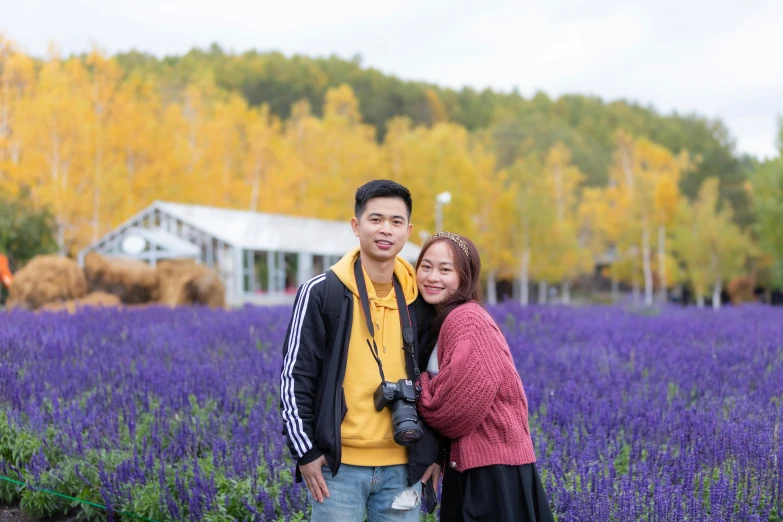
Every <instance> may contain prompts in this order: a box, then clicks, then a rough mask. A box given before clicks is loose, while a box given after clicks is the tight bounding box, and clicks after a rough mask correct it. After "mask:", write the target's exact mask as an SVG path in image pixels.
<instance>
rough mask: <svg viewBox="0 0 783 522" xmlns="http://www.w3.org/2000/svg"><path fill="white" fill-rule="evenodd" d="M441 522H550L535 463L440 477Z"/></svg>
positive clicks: (452, 472) (448, 472) (451, 472)
mask: <svg viewBox="0 0 783 522" xmlns="http://www.w3.org/2000/svg"><path fill="white" fill-rule="evenodd" d="M440 520H442V521H444V522H461V521H466V522H467V521H479V520H481V521H485V520H486V521H493V522H554V520H555V518H554V517H553V516H552V510H551V509H550V507H549V501H548V500H547V497H546V493H545V492H544V486H543V484H542V483H541V477H540V476H539V475H538V471H536V466H535V464H524V465H522V466H503V465H494V466H486V467H481V468H473V469H469V470H466V471H464V472H463V473H460V472H459V471H457V470H455V469H450V468H447V469H445V470H444V475H443V490H442V496H441V506H440Z"/></svg>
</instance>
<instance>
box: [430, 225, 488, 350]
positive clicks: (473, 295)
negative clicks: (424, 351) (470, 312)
mask: <svg viewBox="0 0 783 522" xmlns="http://www.w3.org/2000/svg"><path fill="white" fill-rule="evenodd" d="M452 235H453V236H454V237H456V238H459V239H461V240H462V242H463V244H464V246H465V248H466V249H467V251H468V254H470V256H468V255H466V254H465V251H464V250H463V249H462V245H459V244H458V243H457V242H455V240H453V239H449V237H448V236H445V235H444V236H439V235H437V234H436V235H434V236H432V237H431V238H429V239H428V240H427V242H426V243H424V246H423V247H422V249H421V252H420V253H419V258H418V259H417V260H416V271H417V272H418V271H419V266H420V265H421V262H422V260H423V259H424V255H425V254H426V253H427V250H429V248H430V247H431V246H432V245H434V244H435V243H437V242H439V241H445V242H446V244H447V245H448V246H449V248H450V249H451V254H452V257H453V258H454V270H455V271H456V273H457V276H458V277H459V286H458V287H457V290H456V291H455V292H454V293H453V294H452V295H450V296H449V297H448V298H447V299H446V300H445V301H444V302H443V303H441V304H440V305H438V306H437V307H436V310H437V312H438V316H437V319H436V320H435V324H434V326H433V328H434V332H433V335H432V336H431V340H430V342H429V343H428V345H429V346H427V348H428V349H429V348H430V347H432V346H434V345H435V343H436V342H437V341H438V335H439V334H440V328H441V326H443V322H444V321H445V320H446V317H448V315H449V314H450V313H451V311H452V310H454V309H455V308H456V307H458V306H459V305H461V304H464V303H468V302H471V301H473V302H478V301H479V299H480V298H481V282H480V278H481V258H480V257H479V253H478V249H477V248H476V245H474V244H473V241H471V240H470V239H468V238H466V237H464V236H460V235H457V234H452Z"/></svg>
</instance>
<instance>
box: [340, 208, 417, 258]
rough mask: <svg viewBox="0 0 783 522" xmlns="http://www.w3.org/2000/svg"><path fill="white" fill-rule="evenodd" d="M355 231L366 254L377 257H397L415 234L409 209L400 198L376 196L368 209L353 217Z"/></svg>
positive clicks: (352, 223) (352, 224) (362, 250)
mask: <svg viewBox="0 0 783 522" xmlns="http://www.w3.org/2000/svg"><path fill="white" fill-rule="evenodd" d="M351 227H352V228H353V233H354V235H355V236H356V237H358V238H359V245H360V247H361V252H362V255H364V256H368V257H369V258H371V259H374V260H376V261H388V260H390V259H394V258H395V257H396V256H397V254H399V253H400V251H401V250H402V247H403V246H405V242H406V241H407V240H408V237H409V236H410V235H411V230H412V229H413V225H411V224H410V223H408V209H407V208H406V207H405V202H404V201H403V200H401V199H399V198H373V199H371V200H369V201H368V202H367V205H366V207H365V209H364V213H363V214H362V215H361V216H360V217H359V218H358V219H357V218H356V217H354V218H352V219H351Z"/></svg>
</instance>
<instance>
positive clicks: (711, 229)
mask: <svg viewBox="0 0 783 522" xmlns="http://www.w3.org/2000/svg"><path fill="white" fill-rule="evenodd" d="M718 184H719V180H718V179H717V178H707V179H705V180H704V182H703V183H702V185H701V187H700V189H699V195H698V198H697V199H696V201H695V202H694V203H693V204H692V205H691V204H688V203H687V202H686V201H683V202H681V203H680V206H679V209H678V214H677V215H676V232H675V235H674V237H675V241H674V243H675V245H676V250H677V253H678V255H679V256H680V258H681V259H682V260H683V261H684V262H685V264H686V267H687V272H688V276H689V279H690V282H691V285H692V287H693V290H694V292H695V293H696V302H697V304H698V306H704V297H705V294H707V293H708V292H709V290H710V289H711V290H712V306H713V308H719V307H720V304H721V299H720V296H721V290H722V289H723V286H724V285H725V284H726V283H727V282H728V281H729V280H730V279H731V278H733V277H736V276H738V275H741V274H742V273H743V272H744V271H745V268H746V265H747V261H748V259H750V258H751V257H752V256H754V255H755V254H756V248H755V247H754V245H753V243H752V241H751V239H750V237H748V235H747V234H745V233H743V232H742V231H741V230H740V229H739V227H738V226H737V225H736V224H735V223H734V219H733V211H732V209H731V207H729V206H728V205H721V204H720V203H719V197H718V194H719V192H718Z"/></svg>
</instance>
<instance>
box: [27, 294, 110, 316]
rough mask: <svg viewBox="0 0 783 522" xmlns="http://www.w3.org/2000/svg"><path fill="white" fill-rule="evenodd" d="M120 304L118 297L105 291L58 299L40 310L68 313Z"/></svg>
mask: <svg viewBox="0 0 783 522" xmlns="http://www.w3.org/2000/svg"><path fill="white" fill-rule="evenodd" d="M119 306H122V302H121V301H120V298H119V297H118V296H116V295H114V294H109V293H106V292H92V293H90V294H87V295H86V296H84V297H80V298H79V299H69V300H67V301H60V302H56V303H49V304H47V305H44V307H43V308H42V310H44V311H49V312H55V311H60V310H67V311H68V312H69V313H74V312H76V311H77V310H81V309H84V308H90V307H92V308H105V307H110V308H114V307H119Z"/></svg>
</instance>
